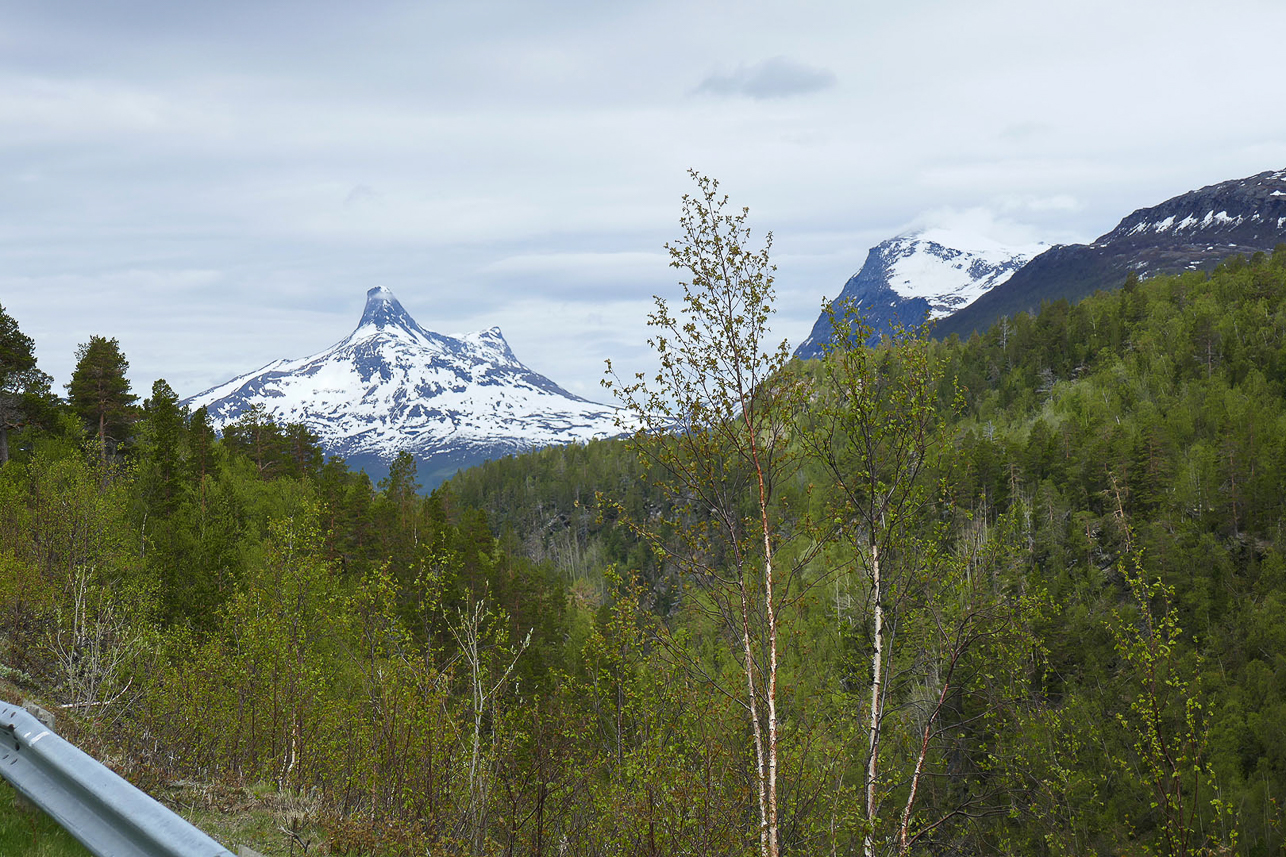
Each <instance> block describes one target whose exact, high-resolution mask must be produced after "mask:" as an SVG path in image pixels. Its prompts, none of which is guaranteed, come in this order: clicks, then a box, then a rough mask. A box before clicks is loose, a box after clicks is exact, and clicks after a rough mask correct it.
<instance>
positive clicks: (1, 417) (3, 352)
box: [0, 306, 50, 465]
mask: <svg viewBox="0 0 1286 857" xmlns="http://www.w3.org/2000/svg"><path fill="white" fill-rule="evenodd" d="M49 383H50V378H49V376H48V375H46V374H45V373H44V372H41V371H40V370H39V369H37V368H36V356H35V353H34V345H33V343H32V341H31V337H29V336H27V335H26V334H24V333H23V332H22V331H21V330H19V329H18V322H16V321H14V319H13V316H11V315H9V314H8V313H6V312H5V311H4V307H3V306H0V465H3V464H4V463H5V462H6V461H8V460H9V429H12V428H18V427H19V426H21V425H22V424H23V423H24V422H25V421H26V420H28V419H29V418H30V417H31V416H32V414H33V412H34V411H37V410H39V409H40V407H41V404H42V403H43V401H44V400H47V399H48V398H49Z"/></svg>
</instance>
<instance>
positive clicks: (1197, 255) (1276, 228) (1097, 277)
mask: <svg viewBox="0 0 1286 857" xmlns="http://www.w3.org/2000/svg"><path fill="white" fill-rule="evenodd" d="M1282 242H1286V170H1275V171H1269V172H1263V173H1259V174H1258V175H1254V176H1250V177H1248V178H1244V179H1234V180H1232V181H1226V182H1220V183H1219V184H1215V185H1210V186H1208V187H1203V188H1201V189H1200V190H1194V191H1189V192H1187V193H1184V194H1180V195H1179V196H1176V197H1173V198H1171V199H1168V200H1166V201H1165V202H1163V203H1161V204H1160V205H1156V206H1153V207H1151V208H1141V209H1139V210H1137V211H1135V212H1134V213H1132V214H1130V215H1129V216H1128V217H1126V218H1125V219H1124V220H1122V221H1121V222H1120V224H1118V225H1117V227H1116V228H1115V229H1113V230H1112V231H1111V232H1108V233H1107V234H1106V235H1103V236H1101V237H1100V238H1098V239H1097V240H1096V241H1094V243H1092V244H1067V245H1060V246H1056V247H1051V248H1050V249H1049V250H1046V251H1045V252H1044V253H1042V254H1040V255H1039V256H1037V257H1036V258H1035V259H1032V260H1031V262H1029V263H1028V264H1027V265H1026V266H1024V267H1023V269H1022V270H1021V271H1019V272H1018V273H1016V274H1014V276H1012V277H1011V278H1010V279H1009V280H1008V281H1007V282H1006V283H1005V284H1004V285H1003V286H1000V287H999V288H996V289H993V290H992V291H990V292H988V293H987V294H986V295H984V296H982V297H981V298H979V299H978V300H977V301H976V302H974V303H972V304H970V305H969V306H968V307H967V308H965V309H963V310H961V311H960V312H958V313H955V314H953V315H952V316H951V317H950V318H946V319H943V321H942V322H941V323H939V324H938V325H936V326H935V328H934V335H935V336H949V335H950V334H952V333H958V334H959V335H961V336H968V335H969V334H970V333H972V332H973V331H975V330H984V329H986V328H987V327H989V326H990V325H991V324H992V323H994V322H995V321H997V320H998V319H999V318H1000V317H1001V316H1004V315H1014V314H1016V313H1019V312H1026V311H1030V310H1035V309H1037V308H1038V307H1039V306H1040V304H1041V302H1042V301H1052V300H1058V299H1060V298H1062V299H1066V300H1069V301H1072V302H1075V301H1078V300H1080V299H1081V298H1083V297H1085V296H1086V295H1089V294H1091V293H1093V292H1094V291H1095V290H1097V289H1108V288H1116V287H1118V286H1120V285H1121V284H1122V283H1124V282H1125V279H1126V277H1127V276H1129V274H1130V273H1131V272H1134V273H1136V274H1138V275H1139V276H1141V277H1148V276H1152V275H1155V274H1177V273H1181V272H1183V271H1191V270H1207V269H1210V268H1213V267H1214V266H1215V265H1217V264H1219V263H1220V262H1222V261H1224V260H1225V259H1227V258H1228V257H1229V256H1234V255H1243V256H1249V255H1251V254H1253V253H1255V252H1257V251H1261V250H1262V251H1264V252H1272V250H1273V248H1274V247H1276V246H1277V245H1278V244H1280V243H1282Z"/></svg>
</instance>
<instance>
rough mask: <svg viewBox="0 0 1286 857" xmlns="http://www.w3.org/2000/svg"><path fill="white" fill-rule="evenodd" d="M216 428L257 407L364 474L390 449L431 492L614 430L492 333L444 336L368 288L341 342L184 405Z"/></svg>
mask: <svg viewBox="0 0 1286 857" xmlns="http://www.w3.org/2000/svg"><path fill="white" fill-rule="evenodd" d="M185 404H187V405H189V406H190V407H192V408H193V409H195V408H198V407H203V406H204V407H205V408H206V409H207V411H208V413H209V415H210V420H211V423H212V424H213V425H214V426H215V428H217V429H220V430H221V429H222V428H223V427H224V426H226V425H228V424H229V423H232V422H235V421H236V420H237V419H238V418H240V417H241V416H242V415H243V414H244V413H246V411H248V410H249V409H250V408H251V407H253V406H255V405H260V406H262V407H263V408H264V409H265V410H266V411H267V412H268V413H269V414H270V415H271V416H272V417H273V418H274V419H275V420H276V421H277V422H278V423H282V424H285V423H302V424H303V425H305V426H307V427H308V428H309V429H310V430H311V431H313V432H314V433H316V434H317V435H318V436H319V437H320V438H321V444H322V447H323V448H324V449H325V451H326V452H327V453H328V454H330V455H340V456H343V457H344V458H346V459H347V460H348V461H349V463H350V464H351V465H353V466H355V467H363V468H364V469H366V471H367V473H369V474H371V475H372V477H373V478H378V477H379V476H380V475H382V474H383V473H385V472H387V469H388V464H389V462H391V461H392V460H393V458H394V457H395V456H396V455H397V453H398V452H400V451H402V450H407V451H409V452H411V453H412V454H413V455H414V456H415V457H416V459H417V460H418V461H419V463H420V468H419V475H420V480H421V482H422V484H424V485H425V486H426V487H433V486H435V485H437V484H438V483H439V482H441V481H442V480H443V479H445V478H448V477H450V476H451V474H453V473H454V472H455V471H456V470H457V469H459V468H462V467H468V466H471V465H473V464H477V463H481V462H482V461H485V460H486V459H489V458H497V457H500V456H503V455H506V454H509V453H513V452H522V451H525V450H529V449H533V448H536V447H540V446H547V445H550V444H559V443H570V442H573V441H585V440H589V439H592V438H601V437H608V436H611V435H615V434H618V433H619V429H617V427H616V424H615V415H616V409H615V408H612V407H609V406H606V405H599V404H595V403H593V402H589V401H586V400H585V399H582V398H580V397H579V396H574V395H572V394H571V393H569V392H567V391H566V390H564V389H563V388H561V387H559V386H558V385H557V384H555V383H554V382H553V381H551V380H549V379H548V378H546V377H545V376H543V375H540V374H537V373H536V372H533V371H532V370H531V369H528V368H527V367H526V366H524V365H523V364H522V363H520V362H519V361H518V358H517V357H515V356H514V354H513V352H512V351H511V350H510V348H509V345H508V343H507V342H505V339H504V337H503V336H502V335H501V333H500V329H499V328H497V327H493V328H491V329H489V330H485V331H482V332H481V333H474V334H469V335H467V336H460V337H452V336H444V335H442V334H440V333H434V332H432V331H429V330H426V329H424V328H423V327H421V326H420V325H419V324H417V323H416V321H415V319H413V318H411V316H410V314H409V313H407V311H406V310H405V309H403V308H402V305H401V304H400V303H399V302H398V301H397V299H396V298H395V297H394V296H393V293H392V292H390V291H389V290H388V289H386V288H383V287H379V288H374V289H371V290H370V291H369V292H367V295H366V307H365V310H364V311H363V313H362V318H361V321H360V322H359V323H358V325H357V329H356V330H354V331H353V332H352V333H351V334H350V335H349V336H347V337H346V338H345V339H343V340H342V341H340V342H338V343H336V344H335V345H333V346H331V347H330V348H328V349H326V350H325V351H322V352H320V353H319V354H315V355H313V356H311V357H304V358H302V359H299V360H278V361H276V362H274V363H270V364H268V365H267V366H264V367H263V368H262V369H259V370H257V371H254V372H250V373H248V374H246V375H241V376H239V377H236V378H233V379H232V380H231V381H228V382H226V383H224V384H220V385H219V386H217V387H213V388H211V389H209V390H206V391H205V392H203V393H200V394H198V395H196V396H193V397H192V398H190V399H187V400H185Z"/></svg>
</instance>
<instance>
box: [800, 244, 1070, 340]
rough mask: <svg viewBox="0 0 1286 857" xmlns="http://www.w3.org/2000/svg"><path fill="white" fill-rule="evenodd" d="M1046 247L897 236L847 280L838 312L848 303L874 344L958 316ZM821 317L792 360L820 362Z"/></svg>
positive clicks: (826, 326) (824, 328)
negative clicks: (903, 330)
mask: <svg viewBox="0 0 1286 857" xmlns="http://www.w3.org/2000/svg"><path fill="white" fill-rule="evenodd" d="M1044 246H1045V245H1032V246H1027V247H1007V246H1004V245H1002V244H999V243H997V242H995V241H992V240H990V239H987V238H982V237H979V236H973V235H966V234H963V233H956V232H950V231H947V230H942V229H934V230H928V231H922V232H914V233H911V234H908V235H899V236H898V237H896V238H890V239H889V240H888V241H885V242H883V243H881V244H880V245H878V246H876V247H873V248H871V251H870V253H868V254H867V257H866V264H864V265H862V269H861V270H860V271H858V272H857V273H856V274H854V275H853V276H852V277H850V278H849V280H848V282H847V283H845V284H844V289H843V290H842V291H841V292H840V294H839V297H838V298H836V299H835V301H834V302H832V304H831V305H832V306H833V307H836V308H837V309H838V308H839V307H840V306H841V305H842V304H844V303H849V304H850V305H851V306H852V307H853V308H854V309H855V310H856V311H858V312H859V313H861V315H862V318H863V321H864V322H865V324H867V325H869V326H870V328H871V331H872V333H871V336H870V341H871V342H872V343H873V342H875V341H878V340H879V339H880V337H882V336H885V335H888V334H890V333H892V332H893V331H895V330H897V329H899V328H912V327H916V326H918V325H920V324H923V323H924V321H925V320H926V319H939V318H943V317H946V316H948V315H950V314H952V313H954V312H957V311H958V310H960V309H961V308H962V307H965V306H968V305H969V304H970V303H972V302H973V301H975V300H977V299H978V297H979V296H980V295H983V294H985V293H986V292H988V291H989V290H991V289H993V288H995V287H996V286H998V285H1000V284H1001V283H1003V282H1005V281H1006V280H1008V279H1009V278H1010V277H1011V276H1012V275H1013V274H1014V272H1016V271H1018V270H1019V269H1020V268H1022V267H1023V265H1025V264H1026V263H1027V261H1028V260H1029V259H1030V258H1032V257H1033V256H1035V255H1036V254H1037V253H1039V252H1040V251H1041V250H1042V249H1044ZM831 332H832V331H831V322H830V318H829V316H828V315H827V314H826V313H825V312H823V313H822V314H821V316H820V317H819V318H818V319H817V322H816V323H815V324H814V325H813V330H812V333H810V334H809V336H808V338H807V339H805V340H804V341H803V342H802V343H801V344H800V346H799V347H798V348H797V349H795V356H797V357H801V358H805V359H809V358H814V357H820V356H822V350H823V346H824V345H825V344H826V343H827V342H829V341H830V338H831Z"/></svg>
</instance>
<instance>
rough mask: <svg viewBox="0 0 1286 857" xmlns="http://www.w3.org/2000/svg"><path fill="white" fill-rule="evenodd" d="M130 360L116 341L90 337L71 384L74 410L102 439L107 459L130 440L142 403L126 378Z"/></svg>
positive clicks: (78, 355) (81, 350)
mask: <svg viewBox="0 0 1286 857" xmlns="http://www.w3.org/2000/svg"><path fill="white" fill-rule="evenodd" d="M128 369H129V361H127V360H126V359H125V355H124V354H122V353H121V348H120V343H119V342H117V341H116V339H114V338H113V339H107V338H106V337H103V336H93V337H90V340H89V342H85V343H82V344H81V346H80V347H79V348H77V349H76V369H75V371H73V372H72V375H71V381H70V383H68V384H67V398H68V400H69V401H70V403H71V408H72V411H74V412H75V414H76V415H77V416H79V417H80V418H81V419H83V420H84V421H85V424H86V426H87V427H88V428H89V430H90V431H91V432H93V433H94V435H95V436H96V437H97V438H98V443H99V447H100V448H101V450H102V455H103V457H104V458H106V457H107V454H108V452H109V451H111V450H115V449H116V448H117V447H119V446H120V445H121V444H123V443H124V442H125V441H126V440H128V438H129V432H130V427H131V426H132V424H133V422H134V419H135V413H134V402H136V401H137V400H138V396H135V395H134V394H133V393H131V392H130V384H129V379H127V378H126V377H125V372H126V370H128Z"/></svg>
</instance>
